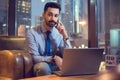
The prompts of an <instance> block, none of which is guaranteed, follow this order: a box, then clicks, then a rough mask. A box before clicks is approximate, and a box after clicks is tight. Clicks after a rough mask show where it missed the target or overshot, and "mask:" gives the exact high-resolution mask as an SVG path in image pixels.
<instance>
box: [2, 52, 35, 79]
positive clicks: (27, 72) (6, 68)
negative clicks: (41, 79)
mask: <svg viewBox="0 0 120 80" xmlns="http://www.w3.org/2000/svg"><path fill="white" fill-rule="evenodd" d="M32 66H33V63H32V58H31V55H30V54H28V53H26V52H24V51H20V50H1V51H0V76H3V77H8V78H11V79H13V80H14V79H15V80H16V79H20V78H25V77H30V76H32Z"/></svg>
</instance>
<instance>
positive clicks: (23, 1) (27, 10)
mask: <svg viewBox="0 0 120 80" xmlns="http://www.w3.org/2000/svg"><path fill="white" fill-rule="evenodd" d="M16 23H17V24H16V26H17V27H19V26H20V25H25V27H26V28H30V27H31V0H16Z"/></svg>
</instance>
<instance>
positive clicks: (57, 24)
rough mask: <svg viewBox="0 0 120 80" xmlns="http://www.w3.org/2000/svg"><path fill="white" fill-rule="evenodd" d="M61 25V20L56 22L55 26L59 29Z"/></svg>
mask: <svg viewBox="0 0 120 80" xmlns="http://www.w3.org/2000/svg"><path fill="white" fill-rule="evenodd" d="M59 26H60V25H59V20H58V21H57V22H56V24H55V28H58V27H59Z"/></svg>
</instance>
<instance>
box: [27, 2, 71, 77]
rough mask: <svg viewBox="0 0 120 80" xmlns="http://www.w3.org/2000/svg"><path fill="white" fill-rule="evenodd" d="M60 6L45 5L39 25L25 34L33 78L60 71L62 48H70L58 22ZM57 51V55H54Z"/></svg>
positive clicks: (62, 28)
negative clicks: (31, 61) (32, 63)
mask: <svg viewBox="0 0 120 80" xmlns="http://www.w3.org/2000/svg"><path fill="white" fill-rule="evenodd" d="M60 11H61V6H60V4H58V3H55V2H48V3H46V4H45V7H44V12H43V14H42V16H43V18H44V21H43V22H42V24H41V25H39V26H36V27H34V28H32V29H30V30H29V31H28V32H27V36H26V39H27V45H28V49H27V50H28V52H29V53H30V54H31V55H32V57H33V61H34V73H35V76H41V75H49V74H51V73H52V72H53V71H55V70H60V69H61V65H62V57H61V56H59V55H62V54H63V50H64V48H71V44H70V41H69V37H68V34H67V32H66V29H65V27H64V25H63V24H62V22H60V21H59V16H60ZM58 50H59V54H58V53H56V52H57V51H58Z"/></svg>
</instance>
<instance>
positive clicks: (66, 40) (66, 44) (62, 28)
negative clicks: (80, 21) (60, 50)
mask: <svg viewBox="0 0 120 80" xmlns="http://www.w3.org/2000/svg"><path fill="white" fill-rule="evenodd" d="M58 24H59V27H57V30H58V31H59V33H60V34H62V36H63V40H64V47H65V48H72V46H71V44H70V40H69V36H68V34H67V31H66V29H65V26H64V25H63V24H62V22H60V21H59V23H58Z"/></svg>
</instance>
